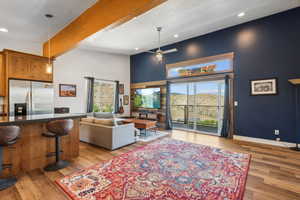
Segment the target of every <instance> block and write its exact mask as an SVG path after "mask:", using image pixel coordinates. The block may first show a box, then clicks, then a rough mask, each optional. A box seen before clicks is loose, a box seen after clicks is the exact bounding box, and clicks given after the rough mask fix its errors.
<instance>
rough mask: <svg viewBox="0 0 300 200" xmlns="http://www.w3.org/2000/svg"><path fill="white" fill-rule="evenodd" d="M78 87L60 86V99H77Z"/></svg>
mask: <svg viewBox="0 0 300 200" xmlns="http://www.w3.org/2000/svg"><path fill="white" fill-rule="evenodd" d="M76 92H77V91H76V85H73V84H59V96H60V97H76Z"/></svg>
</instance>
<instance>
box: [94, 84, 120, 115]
mask: <svg viewBox="0 0 300 200" xmlns="http://www.w3.org/2000/svg"><path fill="white" fill-rule="evenodd" d="M116 85H117V83H116V82H111V81H100V80H95V82H94V99H93V102H94V104H93V112H109V113H113V112H114V109H115V98H116Z"/></svg>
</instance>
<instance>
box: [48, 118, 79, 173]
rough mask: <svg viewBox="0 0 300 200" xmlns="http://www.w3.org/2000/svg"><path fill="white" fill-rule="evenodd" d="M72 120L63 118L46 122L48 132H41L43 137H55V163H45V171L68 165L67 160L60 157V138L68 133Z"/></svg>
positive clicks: (71, 126)
mask: <svg viewBox="0 0 300 200" xmlns="http://www.w3.org/2000/svg"><path fill="white" fill-rule="evenodd" d="M73 124H74V122H73V120H71V119H64V120H55V121H51V122H49V123H48V124H47V130H48V131H49V132H47V133H43V136H45V137H51V138H55V152H54V155H55V158H56V160H55V163H52V164H49V165H47V166H46V167H45V168H44V170H45V171H56V170H59V169H63V168H65V167H67V166H68V165H69V162H68V161H64V160H61V159H60V155H61V152H62V151H61V146H60V139H61V137H62V136H65V135H68V134H69V132H70V131H71V130H72V128H73Z"/></svg>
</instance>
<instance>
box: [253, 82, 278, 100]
mask: <svg viewBox="0 0 300 200" xmlns="http://www.w3.org/2000/svg"><path fill="white" fill-rule="evenodd" d="M250 85H251V95H252V96H258V95H277V94H278V86H277V78H270V79H260V80H251V81H250Z"/></svg>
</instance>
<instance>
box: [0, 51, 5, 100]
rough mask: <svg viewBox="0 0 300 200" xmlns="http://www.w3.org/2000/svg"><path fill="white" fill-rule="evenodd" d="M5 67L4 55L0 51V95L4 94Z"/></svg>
mask: <svg viewBox="0 0 300 200" xmlns="http://www.w3.org/2000/svg"><path fill="white" fill-rule="evenodd" d="M5 77H6V76H5V68H4V56H3V53H2V52H0V96H1V97H3V96H5V82H6V81H5V80H6V79H5Z"/></svg>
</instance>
